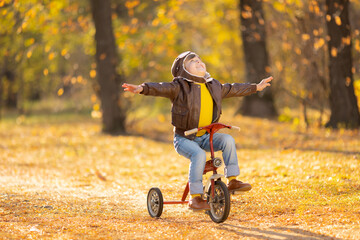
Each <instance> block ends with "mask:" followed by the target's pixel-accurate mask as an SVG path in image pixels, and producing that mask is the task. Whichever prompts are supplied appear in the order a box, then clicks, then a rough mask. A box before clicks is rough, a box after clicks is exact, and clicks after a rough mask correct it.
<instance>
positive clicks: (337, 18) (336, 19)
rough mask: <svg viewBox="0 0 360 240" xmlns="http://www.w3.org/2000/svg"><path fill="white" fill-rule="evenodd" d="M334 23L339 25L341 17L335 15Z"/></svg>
mask: <svg viewBox="0 0 360 240" xmlns="http://www.w3.org/2000/svg"><path fill="white" fill-rule="evenodd" d="M335 23H336V25H338V26H340V25H341V18H340V17H339V16H336V17H335Z"/></svg>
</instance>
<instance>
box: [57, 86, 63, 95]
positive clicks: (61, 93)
mask: <svg viewBox="0 0 360 240" xmlns="http://www.w3.org/2000/svg"><path fill="white" fill-rule="evenodd" d="M63 94H64V89H63V88H60V89H59V90H58V92H57V95H58V96H59V97H60V96H62V95H63Z"/></svg>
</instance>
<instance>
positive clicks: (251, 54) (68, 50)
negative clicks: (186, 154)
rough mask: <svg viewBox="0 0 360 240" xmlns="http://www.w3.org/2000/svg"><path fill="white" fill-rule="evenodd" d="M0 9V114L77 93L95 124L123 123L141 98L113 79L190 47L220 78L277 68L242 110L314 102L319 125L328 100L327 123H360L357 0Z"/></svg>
mask: <svg viewBox="0 0 360 240" xmlns="http://www.w3.org/2000/svg"><path fill="white" fill-rule="evenodd" d="M0 15H1V16H2V17H1V18H0V25H1V28H0V113H1V112H3V111H4V110H3V109H4V108H5V107H6V108H11V107H12V108H16V109H17V110H18V112H19V113H20V114H29V113H30V111H31V108H30V107H29V106H28V105H29V103H31V102H34V101H39V100H41V99H48V98H52V97H54V96H56V97H62V98H69V99H72V98H73V97H74V96H75V95H77V94H78V93H79V92H84V91H85V92H86V94H85V97H86V98H87V99H88V102H89V103H91V105H92V116H93V117H100V118H102V119H103V130H104V131H105V132H109V133H122V132H125V131H126V116H127V115H128V113H129V111H132V109H134V108H138V107H139V106H140V104H141V103H140V102H138V101H139V100H137V98H127V96H126V95H124V94H123V93H122V91H121V89H120V85H121V83H122V82H124V81H126V82H131V83H134V84H140V83H142V82H145V81H170V80H171V74H170V67H171V63H172V61H173V59H174V58H175V57H176V56H177V54H178V53H180V52H182V51H185V50H188V49H191V50H193V51H195V52H198V53H199V54H200V55H201V56H202V58H203V60H204V62H205V63H206V64H207V67H208V70H209V72H210V73H211V74H212V76H213V77H214V78H216V79H218V80H220V81H222V82H245V81H250V82H258V81H259V79H261V78H263V77H264V76H267V75H270V74H271V75H273V76H274V77H275V81H274V84H273V87H272V88H271V89H269V90H268V91H266V92H265V93H264V94H262V95H253V96H251V97H246V98H245V99H244V100H243V101H242V104H240V105H239V106H238V109H239V110H238V112H239V113H242V114H245V115H250V116H258V117H274V116H277V115H278V112H279V110H280V109H282V108H284V107H298V106H299V105H300V106H301V107H302V109H303V116H304V121H305V122H306V124H309V123H308V119H307V110H308V109H309V108H311V109H316V110H317V111H319V113H320V117H319V122H320V123H322V122H323V121H322V118H323V113H324V112H326V110H327V109H330V112H331V115H330V119H327V120H328V121H327V126H330V127H339V126H341V127H342V126H343V127H350V128H357V127H359V125H360V117H359V106H360V104H359V97H358V99H356V97H355V94H357V95H358V96H359V95H360V81H359V80H357V79H359V78H360V76H359V75H360V74H359V73H360V64H359V62H360V40H359V39H360V3H359V2H358V1H349V0H326V1H325V0H322V1H314V0H282V1H275V0H262V1H260V0H256V1H250V0H237V1H234V0H231V1H230V0H214V1H211V2H210V1H204V0H199V1H190V0H181V1H179V0H176V1H175V0H166V1H165V0H146V1H139V0H129V1H124V0H121V1H120V0H112V1H110V0H105V1H100V0H91V1H87V0H79V1H71V0H64V1H46V0H43V1H37V0H29V1H16V0H0ZM356 80H357V81H356ZM149 101H154V102H156V103H158V104H161V102H162V100H161V99H160V100H158V99H151V100H150V99H147V102H149ZM237 104H238V103H237ZM129 106H133V107H129Z"/></svg>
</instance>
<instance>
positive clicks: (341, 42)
mask: <svg viewBox="0 0 360 240" xmlns="http://www.w3.org/2000/svg"><path fill="white" fill-rule="evenodd" d="M326 9H327V12H326V22H327V23H326V24H327V29H328V39H329V40H328V52H329V56H330V62H329V73H330V109H331V116H330V120H329V122H328V123H327V124H326V126H327V127H333V128H338V127H339V125H340V126H344V127H347V128H357V127H359V126H360V115H359V110H358V106H357V100H356V96H355V94H354V85H353V72H352V55H351V47H352V42H351V34H350V33H351V31H350V22H349V11H348V9H349V0H326Z"/></svg>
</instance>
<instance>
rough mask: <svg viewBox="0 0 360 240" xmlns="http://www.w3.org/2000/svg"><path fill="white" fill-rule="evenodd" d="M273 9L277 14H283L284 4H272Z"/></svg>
mask: <svg viewBox="0 0 360 240" xmlns="http://www.w3.org/2000/svg"><path fill="white" fill-rule="evenodd" d="M273 6H274V8H275V9H276V10H277V11H279V12H285V4H282V3H280V2H277V1H276V2H274V4H273Z"/></svg>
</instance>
